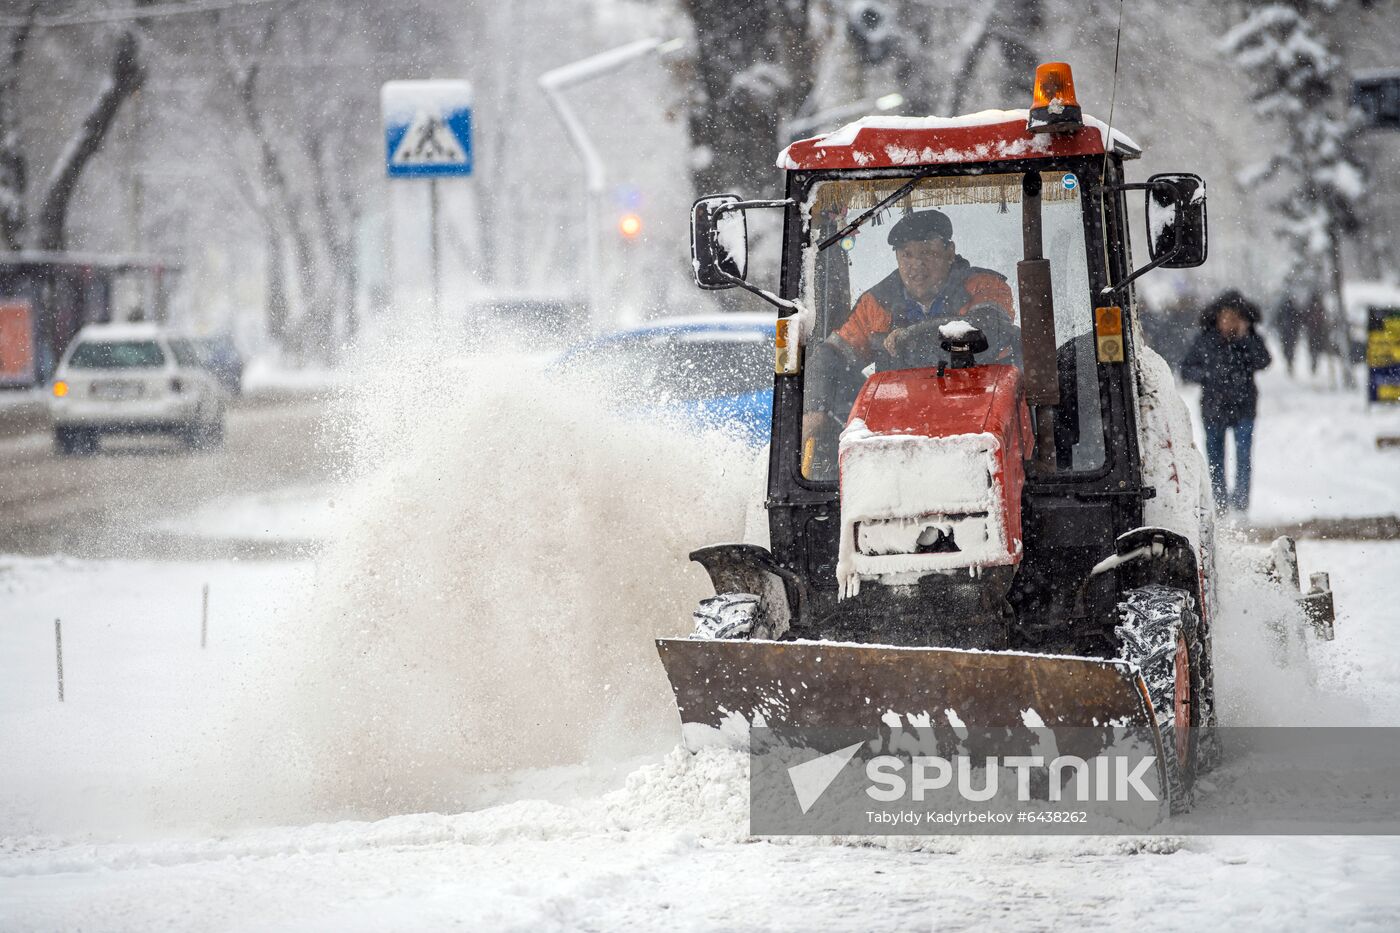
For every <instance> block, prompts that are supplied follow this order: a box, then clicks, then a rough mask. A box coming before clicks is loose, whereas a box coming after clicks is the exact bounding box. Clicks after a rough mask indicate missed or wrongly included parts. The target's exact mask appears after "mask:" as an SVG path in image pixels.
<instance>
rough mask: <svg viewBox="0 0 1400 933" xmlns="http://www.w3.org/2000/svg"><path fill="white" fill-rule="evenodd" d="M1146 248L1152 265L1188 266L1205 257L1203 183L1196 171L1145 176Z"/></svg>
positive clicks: (1169, 267)
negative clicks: (1192, 172)
mask: <svg viewBox="0 0 1400 933" xmlns="http://www.w3.org/2000/svg"><path fill="white" fill-rule="evenodd" d="M1147 252H1148V255H1149V256H1150V257H1151V258H1152V261H1153V263H1154V264H1155V265H1160V266H1163V267H1165V268H1167V269H1190V268H1192V267H1194V266H1199V265H1200V264H1201V263H1203V262H1205V261H1206V183H1205V182H1204V181H1202V180H1201V178H1200V176H1199V175H1188V174H1167V175H1153V176H1152V177H1151V178H1149V179H1148V180H1147Z"/></svg>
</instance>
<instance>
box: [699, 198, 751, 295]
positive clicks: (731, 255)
mask: <svg viewBox="0 0 1400 933" xmlns="http://www.w3.org/2000/svg"><path fill="white" fill-rule="evenodd" d="M737 204H739V197H738V196H737V195H733V194H715V195H710V196H709V197H705V198H701V199H700V200H698V201H696V202H695V206H694V207H693V208H691V211H690V255H691V260H692V268H693V269H694V270H695V284H696V285H699V286H700V287H701V288H705V289H720V288H733V287H734V286H736V285H742V284H743V282H744V279H745V278H746V277H747V275H748V267H749V231H748V222H747V221H746V220H745V219H744V211H743V209H742V208H739V207H736V205H737Z"/></svg>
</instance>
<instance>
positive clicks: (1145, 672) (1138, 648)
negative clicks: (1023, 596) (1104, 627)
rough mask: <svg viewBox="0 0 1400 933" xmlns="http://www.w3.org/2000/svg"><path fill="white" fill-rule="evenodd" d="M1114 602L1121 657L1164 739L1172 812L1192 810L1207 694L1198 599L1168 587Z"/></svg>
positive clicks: (1126, 595) (1129, 594)
mask: <svg viewBox="0 0 1400 933" xmlns="http://www.w3.org/2000/svg"><path fill="white" fill-rule="evenodd" d="M1123 596H1124V598H1123V601H1122V602H1120V603H1119V604H1118V625H1117V627H1116V628H1115V631H1116V633H1117V634H1118V637H1119V639H1120V641H1121V644H1122V649H1121V652H1120V656H1121V657H1122V658H1123V659H1124V660H1127V661H1132V662H1133V663H1134V664H1136V665H1137V667H1138V670H1139V671H1141V672H1142V679H1143V681H1144V682H1145V683H1146V684H1147V694H1148V697H1149V698H1150V699H1151V701H1152V712H1153V715H1154V716H1155V718H1156V723H1157V731H1158V733H1159V734H1160V735H1161V737H1162V759H1163V762H1164V764H1165V765H1166V773H1167V793H1168V795H1169V796H1168V800H1169V806H1170V810H1171V812H1172V813H1182V812H1185V811H1186V810H1189V809H1190V808H1191V804H1192V801H1193V798H1194V792H1195V784H1196V775H1197V773H1198V771H1199V770H1200V767H1201V763H1202V753H1203V749H1202V747H1201V746H1202V744H1203V742H1202V739H1203V738H1204V732H1205V730H1203V729H1202V728H1200V727H1201V725H1202V723H1203V722H1208V721H1209V718H1210V717H1209V711H1208V710H1207V709H1205V708H1204V699H1205V697H1206V696H1207V689H1206V682H1205V677H1204V671H1205V666H1206V657H1205V649H1204V647H1203V644H1202V641H1201V622H1200V617H1199V616H1198V615H1197V614H1196V600H1195V597H1193V596H1192V595H1191V594H1190V593H1187V592H1186V591H1184V590H1179V589H1175V588H1173V587H1169V586H1155V585H1154V586H1144V587H1139V588H1137V589H1133V590H1128V591H1127V592H1126V593H1124V594H1123Z"/></svg>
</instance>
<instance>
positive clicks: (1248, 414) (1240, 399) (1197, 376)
mask: <svg viewBox="0 0 1400 933" xmlns="http://www.w3.org/2000/svg"><path fill="white" fill-rule="evenodd" d="M1258 323H1259V309H1258V308H1257V307H1255V305H1254V304H1253V302H1251V301H1249V300H1248V299H1246V298H1245V297H1244V296H1243V295H1241V294H1240V293H1239V292H1237V291H1234V290H1231V291H1227V292H1225V293H1224V294H1222V295H1221V296H1220V297H1218V298H1216V299H1215V300H1214V301H1212V302H1211V303H1210V304H1209V305H1208V306H1207V307H1206V309H1205V311H1203V312H1202V313H1201V321H1200V324H1201V332H1200V333H1199V334H1198V335H1197V336H1196V339H1195V341H1194V342H1193V343H1192V344H1191V348H1190V349H1189V350H1187V351H1186V358H1185V359H1184V360H1182V363H1181V376H1182V378H1183V379H1186V380H1187V381H1189V382H1199V383H1200V384H1201V421H1203V422H1204V423H1205V429H1206V460H1207V461H1208V462H1209V463H1210V484H1211V488H1212V490H1214V492H1215V505H1216V508H1218V509H1222V510H1223V509H1225V508H1231V509H1235V510H1238V511H1240V512H1243V511H1245V510H1246V509H1247V508H1249V479H1250V455H1251V448H1252V446H1253V441H1254V415H1255V409H1256V407H1257V405H1258V401H1259V390H1258V389H1257V388H1256V387H1255V385H1254V374H1255V373H1257V372H1258V371H1259V370H1261V369H1266V368H1267V367H1268V365H1269V363H1270V362H1272V358H1271V357H1270V356H1269V350H1268V348H1267V347H1265V346H1264V341H1263V339H1262V338H1261V337H1260V336H1259V334H1258V333H1257V332H1255V330H1254V325H1255V324H1258ZM1227 431H1228V432H1230V433H1231V434H1232V435H1233V436H1234V439H1235V488H1234V490H1233V491H1227V490H1226V487H1225V434H1226V432H1227Z"/></svg>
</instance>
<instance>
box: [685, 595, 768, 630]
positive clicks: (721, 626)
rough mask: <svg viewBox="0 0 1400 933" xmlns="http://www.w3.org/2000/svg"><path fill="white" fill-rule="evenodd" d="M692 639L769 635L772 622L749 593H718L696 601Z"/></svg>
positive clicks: (759, 603) (761, 606) (758, 601)
mask: <svg viewBox="0 0 1400 933" xmlns="http://www.w3.org/2000/svg"><path fill="white" fill-rule="evenodd" d="M691 637H692V638H737V639H749V638H771V637H772V625H771V624H770V623H769V621H768V615H767V613H765V612H764V611H763V603H762V601H761V600H760V599H759V597H757V596H755V595H754V594H753V593H720V594H719V595H718V596H711V597H710V598H709V599H702V600H700V606H699V608H697V609H696V610H695V633H694V634H693V635H691Z"/></svg>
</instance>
